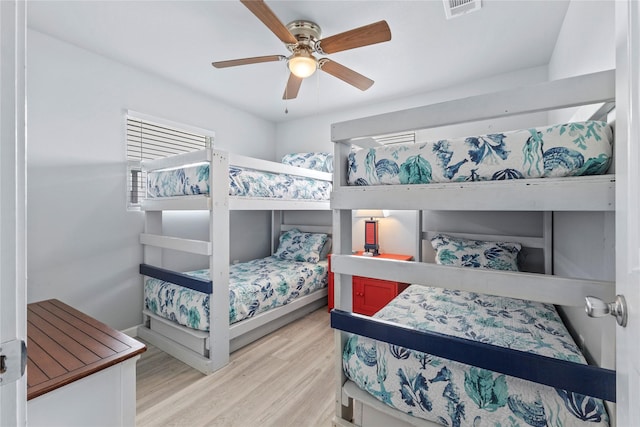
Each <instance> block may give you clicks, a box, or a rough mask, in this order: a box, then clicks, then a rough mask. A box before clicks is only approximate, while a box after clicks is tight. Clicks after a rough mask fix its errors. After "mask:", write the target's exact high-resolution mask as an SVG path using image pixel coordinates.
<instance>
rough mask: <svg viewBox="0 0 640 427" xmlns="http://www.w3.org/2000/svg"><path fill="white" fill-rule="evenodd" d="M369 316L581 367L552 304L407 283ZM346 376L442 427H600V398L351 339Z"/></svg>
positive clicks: (604, 416) (391, 403) (605, 419)
mask: <svg viewBox="0 0 640 427" xmlns="http://www.w3.org/2000/svg"><path fill="white" fill-rule="evenodd" d="M374 317H377V318H380V319H385V320H387V321H390V322H394V323H401V324H404V325H409V326H412V327H414V328H416V329H419V330H424V331H437V332H440V333H444V334H447V335H453V336H456V337H461V338H466V339H470V340H474V341H480V342H485V343H491V344H494V345H498V346H502V347H507V348H511V349H516V350H521V351H527V352H530V353H535V354H540V355H544V356H548V357H553V358H557V359H563V360H569V361H572V362H578V363H585V360H584V358H583V356H582V354H581V353H580V351H579V350H578V348H577V346H576V345H575V343H574V342H573V340H572V339H571V337H570V336H569V333H568V332H567V330H566V328H565V326H564V325H563V324H562V322H561V320H560V318H559V316H558V314H557V312H556V310H555V308H554V306H553V305H551V304H543V303H537V302H531V301H523V300H517V299H512V298H503V297H494V296H489V295H482V294H477V293H469V292H463V291H454V290H446V289H442V288H431V287H426V286H418V285H412V286H409V287H408V288H407V289H406V290H405V291H404V292H402V293H401V294H400V295H399V296H398V297H397V298H395V299H394V300H393V301H391V302H390V303H389V304H388V305H387V306H386V307H385V308H383V309H382V310H381V311H379V312H378V313H376V315H375V316H374ZM343 364H344V371H345V373H346V375H347V376H348V377H349V378H350V379H351V380H352V381H353V382H355V383H356V384H357V385H358V386H359V387H360V388H362V389H364V390H366V391H367V392H368V393H370V394H371V395H373V396H375V397H376V398H377V399H379V400H381V401H382V402H384V403H386V404H387V405H389V406H391V407H393V408H396V409H398V410H400V411H403V412H406V413H409V414H412V415H413V416H415V417H420V418H424V419H427V420H431V421H434V422H437V423H441V424H443V425H446V426H474V427H475V426H492V427H497V426H501V427H505V426H509V427H515V426H521V427H525V426H535V427H543V426H563V427H568V426H593V427H596V426H606V425H608V423H609V418H608V415H607V413H606V411H605V409H604V405H603V403H602V401H601V400H599V399H593V398H590V397H585V396H582V395H578V394H574V393H567V392H566V391H564V390H559V389H555V388H552V387H548V386H544V385H540V384H535V383H532V382H528V381H525V380H521V379H518V378H513V377H509V376H505V375H502V374H498V373H494V372H491V371H487V370H484V369H480V368H476V367H472V366H468V365H464V364H461V363H458V362H453V361H449V360H446V359H441V358H438V357H434V356H431V355H428V354H425V353H420V352H417V351H413V350H408V349H406V348H402V347H398V346H395V345H391V344H387V343H383V342H379V341H374V340H372V339H369V338H364V337H360V336H357V335H354V336H352V337H351V338H350V339H349V341H348V342H347V344H346V346H345V349H344V353H343Z"/></svg>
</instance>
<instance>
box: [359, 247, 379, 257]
mask: <svg viewBox="0 0 640 427" xmlns="http://www.w3.org/2000/svg"><path fill="white" fill-rule="evenodd" d="M367 246H369V245H364V253H363V254H362V255H364V256H378V255H380V252H379V251H378V245H376V247H375V248H370V247H367Z"/></svg>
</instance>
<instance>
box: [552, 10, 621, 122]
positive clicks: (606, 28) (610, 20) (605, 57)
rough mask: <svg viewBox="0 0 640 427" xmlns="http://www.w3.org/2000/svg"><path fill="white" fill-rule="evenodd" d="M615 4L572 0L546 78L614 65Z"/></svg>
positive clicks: (559, 115) (560, 117)
mask: <svg viewBox="0 0 640 427" xmlns="http://www.w3.org/2000/svg"><path fill="white" fill-rule="evenodd" d="M614 6H615V2H614V1H572V2H571V3H570V4H569V8H568V9H567V14H566V15H565V17H564V22H563V24H562V29H561V30H560V34H559V36H558V41H557V42H556V46H555V49H554V51H553V55H552V56H551V59H550V61H549V79H551V80H556V79H561V78H565V77H573V76H578V75H581V74H587V73H594V72H596V71H603V70H612V69H614V68H615V67H616V50H615V34H614V32H615V7H614ZM574 111H575V109H567V110H564V111H558V112H555V113H553V114H551V121H552V122H553V123H560V122H563V121H565V120H568V119H570V118H571V115H572V114H573V112H574Z"/></svg>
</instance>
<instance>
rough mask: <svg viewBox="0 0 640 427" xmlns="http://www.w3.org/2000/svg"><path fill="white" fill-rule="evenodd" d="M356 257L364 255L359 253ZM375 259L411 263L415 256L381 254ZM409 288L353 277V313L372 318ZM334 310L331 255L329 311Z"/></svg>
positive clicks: (399, 284)
mask: <svg viewBox="0 0 640 427" xmlns="http://www.w3.org/2000/svg"><path fill="white" fill-rule="evenodd" d="M356 255H362V252H358V253H357V254H356ZM375 258H386V259H395V260H399V261H411V260H412V259H413V256H411V255H402V254H380V255H378V256H376V257H375ZM408 286H409V284H408V283H400V282H394V281H391V280H380V279H373V278H370V277H361V276H353V312H354V313H360V314H365V315H367V316H371V315H373V314H374V313H376V312H377V311H378V310H380V309H381V308H382V307H384V306H385V305H386V304H387V303H388V302H389V301H391V300H392V299H393V298H395V297H396V296H397V295H398V294H399V293H400V292H402V291H404V290H405V289H406V288H407V287H408ZM332 308H333V273H331V255H329V310H331V309H332Z"/></svg>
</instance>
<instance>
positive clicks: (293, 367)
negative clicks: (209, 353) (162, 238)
mask: <svg viewBox="0 0 640 427" xmlns="http://www.w3.org/2000/svg"><path fill="white" fill-rule="evenodd" d="M333 355H334V341H333V330H332V329H331V327H330V326H329V313H327V308H326V307H323V308H321V309H318V310H316V311H315V312H313V313H311V314H309V315H307V316H305V317H303V318H302V319H300V320H297V321H295V322H293V323H291V324H289V325H287V326H285V327H284V328H281V329H279V330H277V331H275V332H273V333H271V334H270V335H267V336H265V337H264V338H262V339H260V340H258V341H256V342H254V343H252V344H250V345H248V346H247V347H244V348H242V349H240V350H238V351H236V352H235V353H233V354H232V355H231V360H230V363H229V365H227V366H225V367H224V368H222V369H221V370H219V371H217V372H215V373H213V374H211V375H208V376H207V375H203V374H201V373H200V372H198V371H196V370H195V369H193V368H191V367H189V366H188V365H186V364H184V363H182V362H180V361H178V360H176V359H174V358H172V357H171V356H169V355H167V354H166V353H164V352H162V351H160V350H158V349H157V348H155V347H154V346H151V345H149V344H147V352H146V353H144V354H143V355H142V358H141V359H140V361H139V362H138V367H137V415H136V423H137V425H138V426H139V427H144V426H193V427H195V426H225V427H235V426H237V427H253V426H278V427H280V426H296V427H316V426H317V427H329V426H331V419H332V417H333V415H334V399H335V375H334V363H335V361H334V356H333Z"/></svg>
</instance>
